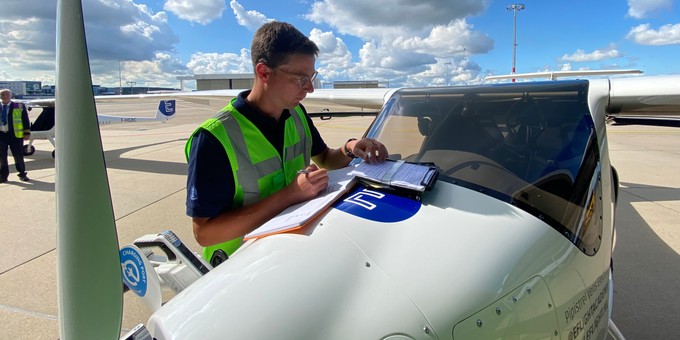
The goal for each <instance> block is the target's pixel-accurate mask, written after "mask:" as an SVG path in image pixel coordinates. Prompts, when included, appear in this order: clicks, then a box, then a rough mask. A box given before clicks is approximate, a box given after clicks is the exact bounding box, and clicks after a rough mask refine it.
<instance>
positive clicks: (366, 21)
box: [306, 0, 488, 39]
mask: <svg viewBox="0 0 680 340" xmlns="http://www.w3.org/2000/svg"><path fill="white" fill-rule="evenodd" d="M487 3H488V1H478V0H460V1H449V0H431V1H412V0H397V1H395V0H374V1H365V0H324V1H317V2H315V3H314V4H313V5H312V9H311V12H310V13H309V14H308V15H307V16H306V17H307V19H309V20H311V21H313V22H316V23H326V24H328V25H330V26H332V27H335V28H337V29H338V31H339V32H340V33H342V34H351V35H354V36H357V37H361V38H365V39H371V38H376V37H380V36H382V35H383V34H386V32H383V29H385V28H388V29H395V28H399V31H400V32H401V31H406V32H411V33H413V32H416V33H417V32H421V33H422V32H423V30H424V31H428V30H429V28H430V27H433V26H437V25H446V24H448V23H449V22H451V21H452V20H455V19H462V18H465V17H468V16H471V15H476V14H480V13H481V12H482V11H483V10H484V9H486V7H487Z"/></svg>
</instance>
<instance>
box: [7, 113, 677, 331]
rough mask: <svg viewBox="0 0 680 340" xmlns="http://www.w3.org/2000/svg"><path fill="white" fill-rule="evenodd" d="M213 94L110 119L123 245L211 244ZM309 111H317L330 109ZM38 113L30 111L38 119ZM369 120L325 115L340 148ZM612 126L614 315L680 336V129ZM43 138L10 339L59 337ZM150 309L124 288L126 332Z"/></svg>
mask: <svg viewBox="0 0 680 340" xmlns="http://www.w3.org/2000/svg"><path fill="white" fill-rule="evenodd" d="M202 104H204V105H196V103H188V102H182V101H178V103H177V112H178V114H177V117H176V118H175V119H173V120H171V121H168V122H165V123H160V122H153V123H140V124H134V125H130V124H122V125H110V126H103V127H101V135H102V141H103V146H104V153H105V158H106V164H107V168H108V178H109V183H110V184H109V185H110V190H111V195H112V200H113V207H114V212H115V217H116V225H117V229H118V236H119V242H120V244H121V246H122V245H125V244H129V243H131V242H132V241H134V240H135V239H136V238H138V237H140V236H142V235H146V234H155V233H158V232H160V231H162V230H165V229H171V230H173V231H174V232H175V233H176V234H177V235H178V236H179V237H180V238H181V239H182V240H183V241H184V242H185V244H186V245H187V246H188V247H189V248H190V249H193V250H195V251H198V250H199V249H200V248H199V247H198V245H197V244H196V242H195V241H194V239H193V236H192V233H191V228H190V219H189V218H188V217H187V216H186V215H185V195H186V161H185V158H184V153H183V152H184V145H185V143H186V141H187V138H188V136H189V135H190V134H191V132H192V131H193V130H194V129H195V128H196V127H197V126H198V125H199V124H200V123H201V122H202V121H203V120H205V119H206V118H208V117H209V116H210V115H212V114H213V113H214V112H215V111H216V110H217V109H218V108H219V107H221V106H223V104H224V103H222V102H219V101H215V102H210V103H202ZM156 106H157V103H154V102H149V103H146V104H145V105H140V104H135V105H130V104H101V105H99V107H98V110H99V112H100V113H109V114H112V113H120V114H123V115H128V116H152V115H153V112H154V111H155V107H156ZM308 109H309V111H310V112H316V111H319V110H320V109H321V107H313V106H310V107H308ZM345 109H346V108H342V107H337V108H331V110H332V111H336V110H337V111H343V110H345ZM37 113H38V110H35V111H34V112H32V113H31V119H32V120H34V119H35V117H36V115H37ZM370 122H371V118H369V117H346V118H333V119H331V120H325V121H321V120H318V119H315V125H316V126H317V127H318V128H319V130H320V132H321V134H322V136H323V137H324V139H325V140H326V142H327V143H328V144H329V145H331V146H339V145H340V144H341V143H343V142H344V141H346V140H347V139H348V138H350V137H360V136H361V135H362V134H363V132H364V130H365V129H366V127H367V126H368V125H369V124H370ZM608 134H609V152H610V157H611V159H612V164H614V166H615V167H616V169H617V170H618V173H619V177H620V180H621V188H620V192H619V203H618V207H617V215H616V225H617V226H616V227H617V232H618V233H617V235H618V237H617V244H616V250H615V253H614V277H615V283H614V309H613V320H614V322H615V323H616V324H617V326H618V327H619V329H620V330H621V331H622V333H623V334H624V335H625V336H626V337H627V338H629V339H654V338H660V339H671V338H678V337H680V335H679V334H680V323H678V322H677V321H678V320H679V319H680V318H679V317H680V290H678V288H677V286H678V284H677V282H680V256H679V254H680V230H679V229H680V176H679V175H678V172H679V171H680V170H678V169H680V157H679V156H680V129H679V128H677V127H667V126H645V125H615V124H614V125H609V126H608ZM34 145H35V147H36V152H35V154H34V155H32V156H28V157H26V166H27V169H28V171H29V177H30V178H31V182H28V183H25V182H20V181H19V180H18V178H17V176H16V170H15V169H14V166H13V160H12V157H11V156H10V157H9V160H10V171H11V174H10V182H9V183H5V184H0V202H2V203H1V204H0V255H1V256H0V320H2V321H0V339H56V338H57V337H58V321H57V311H58V309H57V274H56V250H55V244H56V230H55V228H56V213H55V194H54V190H55V169H54V159H52V157H51V152H52V150H53V148H52V145H51V144H49V142H47V141H44V140H43V141H36V142H35V144H34ZM388 147H389V145H388ZM59 152H68V150H57V153H59ZM57 157H58V156H57ZM86 255H87V254H83V256H86ZM166 295H169V296H172V293H169V292H167V291H166ZM149 315H150V311H149V309H148V308H147V307H146V305H144V304H143V303H142V302H141V300H140V299H139V298H137V297H136V296H134V295H132V294H131V293H127V294H126V295H125V297H124V312H123V331H124V332H125V331H126V330H129V329H131V328H132V327H134V326H135V325H136V324H138V323H144V322H146V321H147V319H148V317H149Z"/></svg>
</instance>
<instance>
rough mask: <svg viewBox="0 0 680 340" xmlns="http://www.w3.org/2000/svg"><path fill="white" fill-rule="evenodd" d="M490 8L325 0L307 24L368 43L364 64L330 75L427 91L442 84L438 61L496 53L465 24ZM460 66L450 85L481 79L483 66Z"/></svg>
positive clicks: (441, 0) (473, 3) (473, 0)
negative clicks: (420, 87) (425, 86)
mask: <svg viewBox="0 0 680 340" xmlns="http://www.w3.org/2000/svg"><path fill="white" fill-rule="evenodd" d="M487 5H488V2H487V1H477V0H464V1H455V2H451V1H446V0H432V1H421V2H414V1H410V0H398V1H394V0H389V1H388V0H375V1H372V2H366V1H364V0H342V1H341V0H324V1H318V2H315V3H314V4H313V5H312V8H311V10H310V13H308V14H307V15H306V18H307V19H308V20H311V21H313V22H315V23H317V24H327V25H330V26H331V27H333V28H334V29H336V30H337V32H339V33H340V34H344V35H351V36H355V37H357V38H359V39H361V40H363V41H364V45H363V47H362V48H361V49H360V50H359V53H358V58H359V60H358V61H357V62H356V63H354V64H351V63H347V67H350V68H349V69H346V70H342V71H336V72H331V75H332V76H333V77H339V78H341V77H346V79H353V80H376V79H380V80H383V79H384V80H386V81H389V82H390V83H391V84H396V83H399V84H413V83H420V84H421V85H422V84H432V83H437V82H440V83H443V78H442V74H443V73H442V72H441V70H439V68H441V65H440V64H441V63H440V62H438V60H440V59H443V58H448V59H449V60H457V61H461V60H463V59H462V58H463V57H465V55H470V54H477V53H487V52H488V51H490V50H491V49H492V48H493V41H492V40H491V39H490V38H489V37H488V36H487V35H486V34H483V33H481V32H478V31H475V30H474V27H472V25H470V24H468V23H467V21H466V20H465V18H467V17H470V16H474V15H477V14H480V13H481V12H482V11H484V10H485V9H486V8H487ZM395 18H397V19H395ZM334 38H335V39H337V40H338V41H342V40H341V38H339V37H334ZM319 59H320V61H321V60H322V59H323V58H322V55H320V58H319ZM459 65H461V68H460V69H459V68H451V69H450V70H449V71H450V80H451V82H467V81H469V80H472V79H475V78H477V74H478V72H479V66H478V65H476V64H474V63H469V62H467V63H459ZM464 67H470V69H464ZM320 70H321V71H326V69H325V68H323V67H322V68H321V69H320ZM324 75H325V72H324Z"/></svg>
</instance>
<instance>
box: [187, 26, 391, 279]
mask: <svg viewBox="0 0 680 340" xmlns="http://www.w3.org/2000/svg"><path fill="white" fill-rule="evenodd" d="M318 53H319V49H318V47H317V46H316V44H315V43H314V42H312V41H311V40H310V39H309V38H307V37H306V36H304V35H303V34H302V33H301V32H300V31H298V30H297V29H296V28H295V27H293V26H292V25H291V24H288V23H283V22H270V23H267V24H265V25H263V26H262V27H260V28H259V29H258V30H257V32H256V33H255V36H254V37H253V41H252V46H251V57H252V62H253V69H254V73H255V81H254V84H253V87H252V89H251V90H248V91H244V92H242V93H241V94H239V95H238V96H237V97H236V98H234V99H233V100H231V102H230V103H229V105H227V106H226V107H225V108H223V109H222V110H221V111H220V112H219V113H217V114H216V115H215V116H213V117H212V118H210V119H208V120H207V121H206V122H204V123H203V124H202V125H201V126H200V127H199V128H198V129H196V131H195V132H194V133H193V134H192V135H191V137H190V138H189V141H188V142H187V144H186V150H185V152H186V156H187V160H188V162H189V171H188V178H187V200H186V202H187V209H186V212H187V215H189V216H190V217H191V218H192V225H193V232H194V236H195V238H196V240H197V242H198V243H199V244H200V245H201V246H203V247H205V248H204V251H203V256H204V257H205V258H206V260H208V261H209V262H210V263H211V264H213V266H216V265H218V264H219V263H221V262H222V261H224V260H225V259H226V258H227V257H228V256H229V255H231V254H232V253H233V252H234V251H235V250H236V249H237V248H238V247H239V246H240V245H241V243H242V238H243V236H244V235H246V234H248V233H249V232H251V231H253V230H255V229H256V228H258V227H259V226H260V225H262V224H263V223H265V222H267V221H268V220H269V219H271V218H272V217H274V216H276V215H277V214H278V213H280V212H281V211H283V210H284V209H286V208H287V207H289V206H291V205H293V204H296V203H299V202H302V201H305V200H309V199H311V198H314V197H315V196H317V195H318V194H319V193H320V192H321V191H323V190H325V189H326V187H327V185H328V173H327V169H328V170H332V169H338V168H342V167H345V166H347V165H348V164H349V163H350V161H351V160H352V159H353V158H363V159H364V160H365V161H367V162H382V161H384V160H385V159H386V158H387V155H388V154H387V149H386V147H385V146H384V145H383V144H382V143H380V142H378V141H376V140H374V139H368V138H366V139H356V138H351V139H349V140H348V141H347V142H346V143H345V144H344V145H342V146H341V147H339V148H335V149H334V148H329V147H328V146H327V145H326V143H325V142H324V140H323V139H322V138H321V136H320V135H319V131H318V130H317V129H316V128H315V127H314V124H313V122H312V120H311V119H310V118H309V116H308V115H307V113H306V111H305V108H304V107H303V106H302V105H301V104H300V102H301V101H302V100H303V99H304V98H305V96H306V95H307V94H308V93H312V92H314V85H313V81H314V79H315V78H316V76H317V72H316V70H315V68H314V64H315V62H316V57H317V55H318ZM310 159H311V160H313V161H314V163H315V164H314V165H310ZM303 169H304V170H303ZM299 170H303V171H302V172H304V173H298V172H299Z"/></svg>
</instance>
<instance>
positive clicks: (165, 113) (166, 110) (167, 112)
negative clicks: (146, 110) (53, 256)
mask: <svg viewBox="0 0 680 340" xmlns="http://www.w3.org/2000/svg"><path fill="white" fill-rule="evenodd" d="M173 118H175V100H174V99H169V100H161V101H160V102H158V109H157V110H156V119H157V120H170V119H173Z"/></svg>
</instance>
